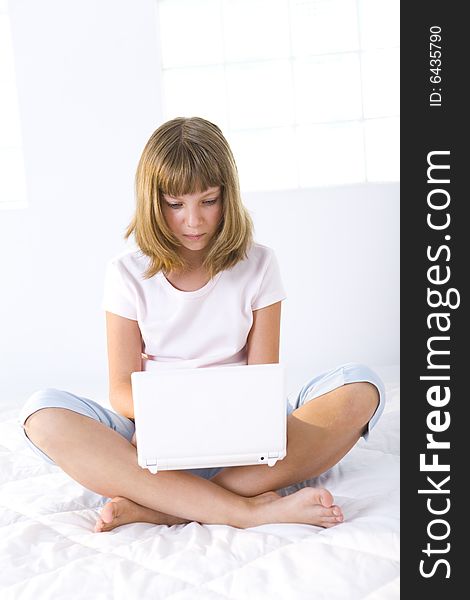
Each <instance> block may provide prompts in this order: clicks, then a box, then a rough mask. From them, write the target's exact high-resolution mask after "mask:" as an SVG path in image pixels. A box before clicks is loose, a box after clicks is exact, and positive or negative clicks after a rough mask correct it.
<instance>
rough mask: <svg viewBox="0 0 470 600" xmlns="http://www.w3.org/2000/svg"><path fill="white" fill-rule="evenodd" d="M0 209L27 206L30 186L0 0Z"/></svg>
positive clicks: (3, 3) (6, 22)
mask: <svg viewBox="0 0 470 600" xmlns="http://www.w3.org/2000/svg"><path fill="white" fill-rule="evenodd" d="M0 89H1V90H2V93H1V94H0V209H2V208H23V207H25V206H26V184H25V173H24V162H23V149H22V141H21V127H20V113H19V106H18V96H17V91H16V78H15V69H14V60H13V44H12V38H11V28H10V19H9V16H8V7H7V1H6V0H0Z"/></svg>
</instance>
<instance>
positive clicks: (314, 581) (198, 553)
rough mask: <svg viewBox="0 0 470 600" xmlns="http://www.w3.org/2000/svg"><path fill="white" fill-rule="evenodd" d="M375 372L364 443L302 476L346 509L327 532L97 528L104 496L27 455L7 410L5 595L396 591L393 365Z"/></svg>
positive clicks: (363, 594)
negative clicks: (374, 399) (379, 380)
mask: <svg viewBox="0 0 470 600" xmlns="http://www.w3.org/2000/svg"><path fill="white" fill-rule="evenodd" d="M375 370H377V372H379V374H381V375H382V377H383V379H384V382H385V385H386V392H387V404H386V407H385V411H384V413H383V416H382V418H381V420H380V421H379V423H378V425H377V426H376V428H375V429H374V430H373V431H372V433H371V435H370V438H369V441H368V442H364V440H362V439H361V440H360V441H359V442H358V444H357V445H356V446H355V447H354V448H353V449H352V450H351V451H350V452H349V453H348V454H347V455H346V456H345V457H344V458H343V460H341V461H340V463H339V464H337V465H336V466H334V467H333V468H332V469H330V470H329V471H327V472H326V473H324V474H323V475H321V476H320V477H318V478H316V479H314V480H310V482H308V483H309V484H311V485H317V486H318V485H321V486H324V487H327V488H328V489H329V490H331V492H332V493H333V495H334V498H335V503H336V504H339V505H340V506H341V507H342V508H343V511H344V515H345V522H344V523H342V524H341V525H338V526H336V527H332V528H329V529H322V528H319V527H315V526H311V525H303V524H277V525H276V524H273V525H263V526H259V527H253V528H250V529H245V530H242V529H237V528H234V527H229V526H225V525H201V524H198V523H189V524H187V525H174V526H172V527H167V526H164V525H151V524H147V523H134V524H129V525H124V526H122V527H119V528H116V529H114V530H112V531H110V532H107V533H93V526H94V523H95V520H96V516H97V513H98V511H99V509H100V508H101V507H102V506H103V504H104V503H105V502H106V501H107V498H103V497H102V496H98V495H97V494H94V493H92V492H91V491H88V490H86V489H85V488H83V487H82V486H81V485H79V484H78V483H75V482H74V481H73V480H72V479H70V478H69V477H68V476H67V475H65V474H64V473H63V472H61V470H60V469H59V468H58V467H55V466H49V465H47V464H44V463H42V462H41V460H40V459H39V458H36V457H35V456H34V455H33V454H31V453H30V452H29V450H28V449H27V448H26V447H25V445H24V444H23V441H22V438H21V436H22V432H21V431H20V429H19V424H18V420H17V419H18V411H19V408H18V407H17V406H10V407H4V408H3V409H2V411H1V415H0V433H1V435H0V455H1V471H0V472H1V481H0V510H1V517H0V527H1V529H0V548H1V550H0V556H1V565H2V567H1V569H0V598H1V599H2V600H9V599H18V600H28V599H30V598H31V599H34V600H53V599H61V600H62V599H66V598H73V599H77V600H78V599H82V598H83V599H86V600H95V599H96V600H98V599H99V600H108V599H110V600H111V599H113V600H118V599H121V598H122V599H126V600H129V599H139V600H140V599H146V598H151V599H153V600H154V599H155V600H156V599H160V598H161V599H166V598H171V600H183V599H184V600H199V599H201V600H216V599H225V600H227V599H233V600H265V599H266V600H275V599H279V600H281V599H282V600H289V599H293V600H303V599H306V600H307V599H308V600H311V599H325V600H336V599H341V600H345V599H347V600H354V599H356V598H361V599H367V600H372V599H374V600H375V599H380V600H392V599H397V598H399V406H400V395H399V391H400V388H399V370H398V367H389V368H386V369H384V368H382V369H381V368H380V367H375ZM299 487H300V486H299V485H297V486H291V487H289V488H285V489H284V490H282V492H281V493H283V494H287V493H291V492H292V491H294V489H297V488H299Z"/></svg>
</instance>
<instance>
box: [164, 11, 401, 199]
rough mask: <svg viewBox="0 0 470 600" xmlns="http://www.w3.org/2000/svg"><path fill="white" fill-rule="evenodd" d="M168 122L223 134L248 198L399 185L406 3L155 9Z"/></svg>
mask: <svg viewBox="0 0 470 600" xmlns="http://www.w3.org/2000/svg"><path fill="white" fill-rule="evenodd" d="M157 6H158V17H159V18H158V22H159V31H160V43H161V46H160V50H161V64H162V82H163V85H162V95H163V98H162V101H163V110H164V120H167V119H171V118H174V117H177V116H201V117H204V118H206V119H209V120H211V121H213V122H214V123H216V124H217V125H219V126H220V127H221V128H222V130H223V131H224V134H225V135H226V137H227V139H228V141H229V143H230V145H231V147H232V149H233V151H234V153H235V157H236V160H237V165H238V169H239V173H240V179H241V186H242V188H243V189H245V190H257V189H264V190H269V189H284V188H286V189H290V188H299V187H314V186H323V185H339V184H351V183H360V182H365V181H397V180H398V179H399V137H398V136H399V0H157Z"/></svg>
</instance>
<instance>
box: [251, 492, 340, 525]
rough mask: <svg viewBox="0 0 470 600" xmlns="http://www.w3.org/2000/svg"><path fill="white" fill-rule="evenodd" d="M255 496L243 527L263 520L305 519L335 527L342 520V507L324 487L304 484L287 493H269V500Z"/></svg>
mask: <svg viewBox="0 0 470 600" xmlns="http://www.w3.org/2000/svg"><path fill="white" fill-rule="evenodd" d="M271 493H272V492H268V494H271ZM263 495H264V494H262V496H263ZM276 495H277V494H276ZM257 498H259V496H255V498H253V499H252V500H253V504H254V510H253V512H252V515H251V516H250V521H251V522H250V523H249V524H247V525H245V527H256V526H257V525H263V524H266V523H306V524H308V525H317V526H319V527H334V526H335V525H339V524H340V523H342V522H343V520H344V517H343V512H342V510H341V509H340V507H339V506H336V505H335V504H333V496H332V495H331V493H330V492H329V491H328V490H326V489H325V488H314V487H306V488H302V489H301V490H299V491H298V492H295V493H294V494H290V495H289V496H285V497H281V496H278V498H277V499H276V498H274V497H272V499H271V501H269V502H264V503H261V504H260V503H259V501H258V502H256V499H257Z"/></svg>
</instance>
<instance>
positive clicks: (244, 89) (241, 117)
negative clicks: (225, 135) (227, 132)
mask: <svg viewBox="0 0 470 600" xmlns="http://www.w3.org/2000/svg"><path fill="white" fill-rule="evenodd" d="M226 74H227V84H228V89H227V98H228V105H229V122H230V127H231V128H232V129H245V128H249V127H254V128H261V127H276V126H282V125H291V124H292V122H293V97H292V75H291V65H290V61H289V60H282V61H281V60H279V61H267V62H259V63H248V64H246V65H242V64H240V65H228V66H227V69H226Z"/></svg>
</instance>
